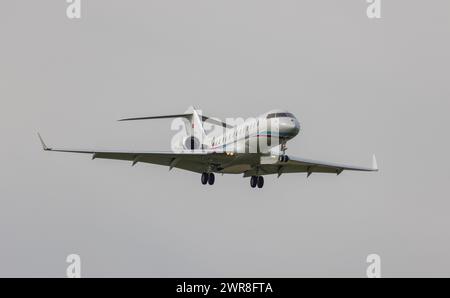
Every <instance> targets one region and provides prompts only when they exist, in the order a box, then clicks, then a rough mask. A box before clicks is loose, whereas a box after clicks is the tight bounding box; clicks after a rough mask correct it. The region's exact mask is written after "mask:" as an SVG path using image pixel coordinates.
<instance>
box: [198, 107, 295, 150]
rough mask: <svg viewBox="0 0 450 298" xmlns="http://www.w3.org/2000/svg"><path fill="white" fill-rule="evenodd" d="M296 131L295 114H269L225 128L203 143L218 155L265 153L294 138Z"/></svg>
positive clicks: (280, 112) (275, 112)
mask: <svg viewBox="0 0 450 298" xmlns="http://www.w3.org/2000/svg"><path fill="white" fill-rule="evenodd" d="M299 131H300V124H299V122H298V120H297V119H296V118H295V116H294V115H292V114H291V113H289V112H285V111H271V112H268V113H265V114H263V115H261V116H259V117H257V118H253V119H249V120H246V121H245V122H244V123H242V124H240V125H237V126H234V127H232V128H228V129H225V130H224V133H222V134H220V135H217V136H207V137H206V138H205V140H204V142H203V143H204V145H206V147H207V148H208V149H213V150H217V151H218V152H224V151H225V152H230V153H267V152H269V151H270V149H272V148H273V147H276V146H278V145H280V144H283V143H286V141H287V140H289V139H292V138H293V137H295V136H296V135H297V134H298V132H299Z"/></svg>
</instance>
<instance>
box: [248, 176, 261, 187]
mask: <svg viewBox="0 0 450 298" xmlns="http://www.w3.org/2000/svg"><path fill="white" fill-rule="evenodd" d="M250 186H251V187H252V188H255V187H256V186H258V188H262V187H263V186H264V177H263V176H252V177H251V178H250Z"/></svg>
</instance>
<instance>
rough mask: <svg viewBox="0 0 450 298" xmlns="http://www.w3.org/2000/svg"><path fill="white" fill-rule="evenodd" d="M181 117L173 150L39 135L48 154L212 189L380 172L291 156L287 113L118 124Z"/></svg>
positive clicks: (193, 113) (291, 120) (197, 114)
mask: <svg viewBox="0 0 450 298" xmlns="http://www.w3.org/2000/svg"><path fill="white" fill-rule="evenodd" d="M169 118H172V119H174V118H181V119H183V121H185V122H187V123H188V125H186V126H185V127H184V128H185V131H184V132H183V134H182V135H180V136H177V138H175V145H174V147H173V148H172V149H173V150H172V151H120V150H108V151H105V150H95V149H82V150H79V149H65V148H51V147H48V146H47V145H46V144H45V143H44V140H43V139H42V137H41V135H40V134H39V133H38V137H39V139H40V142H41V145H42V148H43V150H45V151H54V152H69V153H85V154H91V155H92V159H98V158H100V159H113V160H125V161H129V162H131V165H132V166H134V165H136V164H137V163H150V164H157V165H163V166H167V167H169V171H170V170H172V169H173V168H178V169H183V170H187V171H191V172H195V173H199V174H201V176H200V178H201V179H200V180H201V183H202V184H203V185H206V184H209V185H213V184H214V182H215V175H214V174H222V175H223V174H242V175H243V177H244V178H248V177H250V186H251V187H252V188H256V187H257V188H262V187H263V186H264V176H266V175H272V174H276V175H277V176H278V178H279V177H280V176H281V175H282V174H290V173H306V177H309V176H310V175H311V174H312V173H333V174H337V175H339V174H341V173H342V172H343V171H364V172H374V171H378V166H377V161H376V157H375V155H373V157H372V167H357V166H351V165H345V164H340V163H333V162H326V161H318V160H312V159H307V158H301V157H295V156H291V155H287V154H286V150H287V146H286V143H287V142H288V141H289V140H291V139H293V138H294V137H295V136H297V135H298V133H299V132H300V129H301V127H300V123H299V121H298V120H297V118H296V117H295V116H294V115H293V114H292V113H290V112H288V111H286V110H272V111H269V112H267V113H264V114H262V115H260V116H258V117H256V118H250V119H248V120H246V121H243V123H240V124H238V125H230V124H229V123H226V122H222V121H220V120H216V119H215V118H211V117H207V116H203V115H202V114H201V111H200V110H197V109H195V108H193V107H190V108H189V110H188V112H186V113H184V114H175V115H163V116H150V117H137V118H125V119H120V120H118V121H135V120H149V119H169ZM205 123H208V124H209V125H210V126H211V127H212V126H217V127H220V128H221V129H223V133H221V134H218V135H217V134H213V133H212V132H210V131H209V132H207V130H206V129H205V128H206V125H205Z"/></svg>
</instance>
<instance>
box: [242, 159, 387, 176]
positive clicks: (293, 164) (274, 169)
mask: <svg viewBox="0 0 450 298" xmlns="http://www.w3.org/2000/svg"><path fill="white" fill-rule="evenodd" d="M343 171H363V172H375V171H378V165H377V160H376V157H375V155H373V157H372V167H359V166H352V165H346V164H339V163H333V162H326V161H318V160H313V159H307V158H301V157H291V156H289V161H288V162H276V163H271V164H270V163H269V164H262V165H261V166H260V167H259V168H258V169H252V170H250V171H247V172H245V174H244V177H249V176H253V175H271V174H278V177H280V176H281V175H282V174H288V173H307V177H309V176H310V175H311V174H312V173H331V174H337V175H339V174H340V173H342V172H343Z"/></svg>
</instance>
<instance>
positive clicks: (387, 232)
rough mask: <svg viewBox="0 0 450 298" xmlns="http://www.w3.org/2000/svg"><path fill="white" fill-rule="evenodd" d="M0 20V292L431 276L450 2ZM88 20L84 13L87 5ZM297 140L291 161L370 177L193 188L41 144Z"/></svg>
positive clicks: (100, 11)
mask: <svg viewBox="0 0 450 298" xmlns="http://www.w3.org/2000/svg"><path fill="white" fill-rule="evenodd" d="M82 4H83V12H82V14H83V18H82V19H81V20H69V19H67V17H66V15H65V9H66V6H67V4H66V3H65V1H49V0H47V1H31V0H28V1H24V0H22V1H12V0H10V1H2V2H1V4H0V38H1V44H0V45H1V47H0V101H1V110H0V114H1V115H0V116H1V117H0V123H1V126H0V137H1V146H0V153H1V154H0V181H1V182H0V276H3V277H7V276H8V277H9V276H57V277H62V276H65V270H66V267H67V264H66V262H65V258H66V256H67V255H68V254H70V253H78V254H80V255H81V258H82V275H83V276H90V277H95V276H148V277H166V276H167V277H170V276H179V277H191V276H211V277H224V276H261V277H263V276H280V277H283V276H288V277H297V276H320V277H322V276H356V277H363V276H365V271H366V267H367V264H366V263H365V258H366V256H367V255H368V254H370V253H378V254H379V255H380V256H381V258H382V275H383V276H385V277H387V276H449V269H448V268H450V237H449V236H450V235H449V232H448V227H449V224H450V218H449V216H448V213H449V212H448V209H449V207H450V202H449V188H448V187H449V184H448V182H449V178H450V174H449V171H448V165H449V159H450V158H449V154H448V152H449V141H448V128H449V124H450V120H449V118H448V111H449V108H450V104H449V101H448V100H449V95H450V87H449V85H450V84H449V67H450V63H449V62H450V59H449V53H450V43H449V33H450V19H449V14H450V2H449V1H444V0H442V1H438V0H434V1H411V0H408V1H406V0H401V1H400V0H398V1H382V19H380V20H370V19H368V18H367V16H366V12H365V11H366V7H367V5H368V4H367V3H366V2H365V1H362V0H353V1H333V0H327V1H325V0H321V1H312V0H310V1H262V0H258V1H256V0H245V1H230V0H227V1H222V0H221V1H207V0H204V1H203V0H202V1H198V0H189V1H111V0H108V1H106V0H102V1H100V0H97V1H90V2H89V3H86V1H83V3H82ZM86 4H87V5H86ZM192 104H193V105H196V106H199V107H200V108H201V109H202V110H203V112H204V114H206V115H210V116H217V117H219V118H226V117H238V116H240V117H249V116H256V115H258V114H261V113H263V112H265V111H267V110H270V109H272V108H286V109H288V110H290V111H291V112H293V113H294V114H295V115H296V116H297V117H298V118H299V120H300V122H301V123H302V125H303V131H302V132H301V134H300V135H299V136H298V137H297V138H296V139H294V140H293V141H292V142H290V143H289V150H288V152H290V153H291V154H295V155H299V156H303V157H309V158H316V159H323V160H329V161H339V162H347V163H352V164H359V165H369V164H370V161H371V160H370V158H371V155H372V153H376V155H377V158H378V162H379V166H380V169H381V171H380V172H378V173H352V172H344V173H343V174H342V175H340V176H339V177H336V176H335V175H312V176H311V177H310V178H309V179H306V178H305V175H304V174H294V175H286V176H282V177H281V178H280V179H279V180H277V179H276V177H269V178H267V179H266V185H265V187H264V189H263V190H253V189H251V188H250V187H249V185H248V180H247V179H245V180H244V179H242V178H241V176H240V175H237V176H232V175H228V176H223V177H222V176H219V177H217V178H218V179H216V180H217V181H216V185H214V187H203V186H202V185H200V177H199V176H198V175H197V174H194V173H189V172H183V171H180V170H173V171H172V172H170V173H169V172H168V170H167V168H163V167H160V166H152V165H144V164H139V165H137V166H136V167H133V168H132V167H131V166H130V164H128V163H126V162H120V161H105V160H95V161H91V160H90V156H86V155H70V154H59V153H47V152H43V151H41V148H40V144H39V141H38V139H37V137H36V132H37V131H40V132H41V133H42V134H43V136H44V138H45V139H46V141H47V142H48V143H49V145H54V146H56V145H57V146H67V147H87V148H90V147H106V148H126V149H145V150H152V149H155V150H163V149H168V148H169V145H170V139H171V136H172V135H173V132H172V131H171V130H170V121H164V120H162V121H153V122H135V123H118V122H116V121H115V120H116V119H118V118H120V117H126V116H141V115H155V114H166V113H179V112H184V111H185V109H186V108H187V107H188V106H189V105H192Z"/></svg>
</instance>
